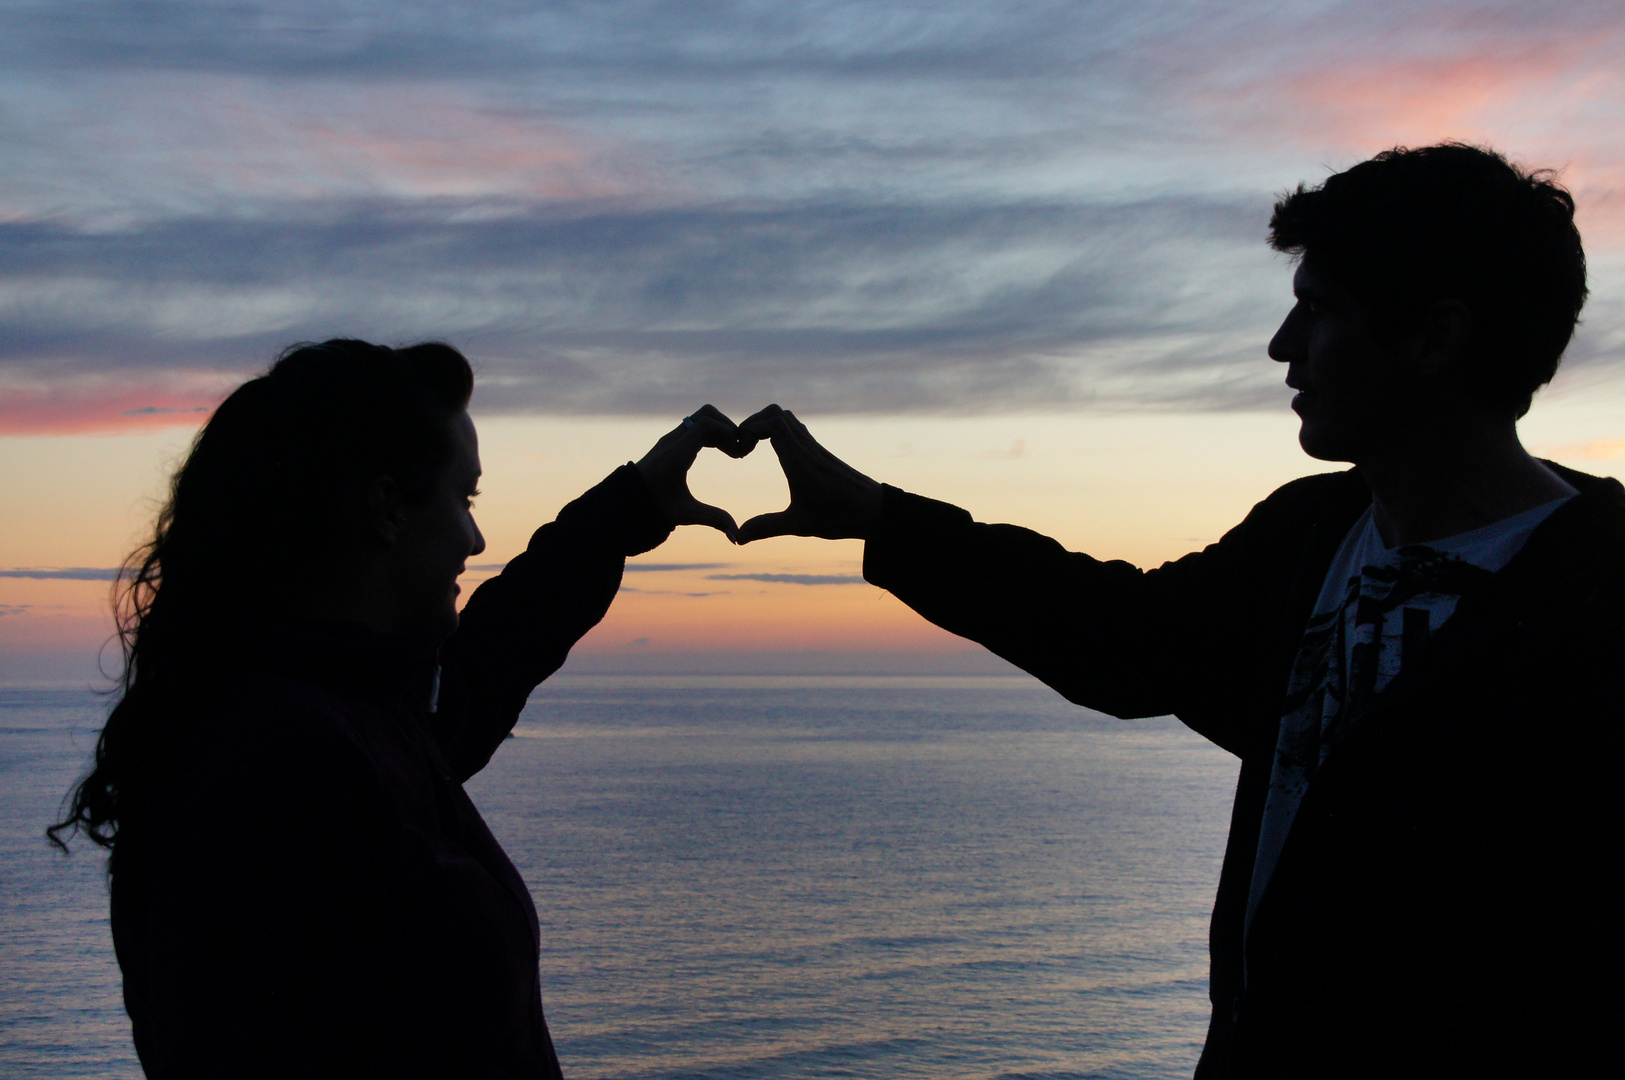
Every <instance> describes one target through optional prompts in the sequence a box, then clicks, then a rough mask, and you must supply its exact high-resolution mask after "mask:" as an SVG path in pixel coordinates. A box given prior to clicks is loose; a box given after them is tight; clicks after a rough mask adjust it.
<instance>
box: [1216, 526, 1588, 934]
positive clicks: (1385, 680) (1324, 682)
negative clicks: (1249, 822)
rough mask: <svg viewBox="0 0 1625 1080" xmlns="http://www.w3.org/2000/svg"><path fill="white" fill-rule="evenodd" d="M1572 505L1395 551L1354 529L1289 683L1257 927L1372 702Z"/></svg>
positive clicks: (1256, 873) (1256, 889)
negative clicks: (1312, 808)
mask: <svg viewBox="0 0 1625 1080" xmlns="http://www.w3.org/2000/svg"><path fill="white" fill-rule="evenodd" d="M1565 501H1566V499H1554V500H1553V501H1551V502H1548V503H1543V504H1542V505H1540V506H1537V507H1535V508H1534V509H1532V510H1526V511H1524V512H1523V513H1521V514H1516V515H1514V516H1512V517H1509V518H1504V519H1502V520H1501V521H1497V522H1495V523H1493V524H1490V525H1486V526H1484V527H1483V528H1481V529H1474V530H1473V531H1471V532H1465V533H1459V534H1457V535H1455V536H1447V537H1444V538H1443V539H1440V540H1433V541H1429V542H1428V543H1426V544H1404V545H1401V546H1399V547H1392V548H1390V547H1385V546H1384V545H1383V542H1382V536H1381V535H1380V534H1379V533H1378V532H1377V526H1376V521H1375V519H1374V517H1373V511H1372V510H1367V511H1366V512H1365V514H1364V515H1363V516H1362V517H1361V518H1360V519H1359V520H1358V521H1356V522H1355V523H1354V526H1353V528H1351V529H1350V530H1349V532H1348V535H1347V536H1346V537H1345V538H1344V539H1343V544H1342V546H1341V547H1340V548H1338V551H1337V556H1336V557H1335V558H1334V559H1333V560H1332V565H1331V567H1330V569H1328V570H1327V571H1326V579H1325V581H1324V583H1323V584H1322V585H1321V588H1320V597H1319V599H1317V600H1316V601H1315V613H1314V614H1313V615H1312V616H1310V618H1309V624H1308V626H1307V627H1305V629H1304V633H1303V639H1302V642H1301V643H1300V644H1299V646H1298V655H1297V659H1296V660H1295V661H1294V663H1293V667H1292V676H1291V679H1290V681H1289V682H1288V687H1287V696H1286V712H1285V715H1284V716H1283V717H1282V719H1281V731H1280V735H1279V737H1278V740H1277V742H1276V746H1275V764H1274V768H1273V770H1272V772H1271V775H1270V789H1269V796H1268V799H1267V801H1266V802H1265V804H1264V820H1263V824H1262V827H1261V828H1260V830H1259V834H1258V852H1257V855H1256V857H1255V859H1254V861H1253V879H1252V889H1251V892H1250V893H1249V895H1248V898H1247V923H1248V925H1249V926H1251V924H1252V919H1253V912H1254V911H1255V910H1257V908H1258V902H1259V899H1260V898H1261V897H1262V896H1263V894H1264V889H1265V886H1267V885H1268V884H1269V879H1270V875H1271V874H1273V873H1274V871H1275V866H1276V863H1277V861H1278V860H1279V858H1280V855H1281V848H1282V846H1283V845H1284V844H1285V842H1286V837H1287V833H1288V832H1289V831H1290V830H1291V828H1292V821H1293V818H1294V817H1295V816H1296V815H1297V811H1298V806H1299V804H1301V803H1302V802H1303V796H1304V792H1306V791H1307V790H1308V789H1309V784H1310V781H1311V780H1312V779H1313V777H1314V774H1315V771H1316V769H1318V768H1319V767H1320V766H1321V765H1322V764H1323V763H1324V762H1325V761H1326V758H1327V757H1328V756H1329V755H1330V754H1331V753H1332V752H1333V749H1334V747H1336V745H1337V744H1338V742H1339V741H1341V740H1342V739H1343V738H1344V736H1346V735H1347V733H1348V731H1349V729H1350V728H1351V727H1352V726H1354V725H1355V724H1356V723H1358V722H1359V718H1360V716H1361V714H1362V713H1364V712H1365V711H1366V710H1367V709H1368V708H1369V707H1370V703H1371V701H1372V699H1373V698H1374V697H1376V695H1378V694H1380V693H1381V692H1382V691H1383V689H1384V688H1385V687H1387V685H1388V684H1389V683H1390V682H1392V681H1393V680H1394V678H1395V676H1397V675H1398V674H1399V673H1400V672H1401V671H1402V670H1404V668H1405V666H1406V665H1407V664H1414V663H1415V662H1416V661H1417V658H1418V657H1419V656H1421V655H1422V654H1423V653H1424V652H1425V651H1426V646H1427V643H1428V640H1429V638H1431V637H1432V635H1434V634H1436V633H1438V631H1439V627H1441V626H1443V625H1444V623H1445V620H1447V619H1449V618H1450V616H1451V614H1452V613H1453V612H1454V611H1455V610H1456V604H1457V603H1458V602H1459V601H1460V600H1461V598H1462V596H1464V595H1466V594H1467V593H1470V592H1472V591H1474V590H1475V589H1477V588H1478V587H1480V586H1481V585H1482V584H1483V583H1484V582H1485V581H1486V580H1488V579H1489V578H1490V576H1491V575H1492V574H1494V573H1495V572H1496V571H1497V570H1500V569H1501V568H1502V567H1504V566H1506V564H1507V563H1509V562H1511V561H1512V558H1513V556H1515V555H1516V554H1517V553H1518V551H1519V550H1520V549H1522V547H1523V545H1524V542H1525V541H1526V540H1528V539H1529V536H1530V534H1531V533H1533V532H1534V531H1535V529H1536V528H1538V527H1539V526H1540V524H1541V522H1543V521H1545V520H1546V518H1547V517H1549V516H1550V515H1551V513H1552V512H1553V511H1554V510H1556V509H1557V508H1558V507H1559V506H1561V505H1562V504H1563V503H1564V502H1565Z"/></svg>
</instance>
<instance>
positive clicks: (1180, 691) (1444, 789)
mask: <svg viewBox="0 0 1625 1080" xmlns="http://www.w3.org/2000/svg"><path fill="white" fill-rule="evenodd" d="M1558 471H1560V472H1561V473H1562V474H1563V476H1564V477H1565V478H1566V479H1568V480H1569V481H1570V482H1571V483H1572V484H1574V486H1575V487H1576V488H1578V489H1580V494H1579V495H1578V496H1576V497H1574V498H1573V499H1571V500H1569V501H1568V502H1567V503H1566V504H1564V505H1563V506H1562V507H1561V508H1559V509H1558V510H1557V511H1556V512H1555V513H1554V514H1553V515H1552V516H1551V517H1550V518H1549V519H1547V521H1546V522H1545V523H1544V524H1542V525H1541V527H1540V528H1539V529H1538V530H1536V532H1535V533H1534V535H1533V536H1532V537H1531V538H1530V539H1529V542H1528V544H1527V545H1526V546H1525V547H1524V549H1523V551H1522V552H1521V553H1520V554H1519V555H1518V556H1517V557H1516V558H1515V559H1514V560H1513V562H1512V563H1511V564H1510V565H1508V566H1507V567H1506V568H1505V569H1504V570H1502V571H1501V572H1500V573H1498V574H1496V575H1494V578H1493V579H1492V582H1491V584H1489V585H1488V586H1486V587H1485V588H1484V589H1483V590H1482V591H1481V592H1479V593H1477V594H1470V595H1468V596H1466V597H1464V598H1463V599H1462V600H1461V603H1460V605H1459V607H1458V608H1457V610H1456V612H1455V614H1454V615H1453V616H1452V617H1451V618H1450V619H1449V621H1448V622H1446V623H1445V624H1444V626H1443V627H1442V628H1441V629H1440V630H1439V632H1438V633H1437V634H1436V635H1435V636H1434V638H1433V639H1432V641H1431V642H1430V644H1429V646H1428V650H1429V651H1428V653H1427V655H1425V656H1424V657H1423V658H1422V659H1423V662H1422V663H1421V664H1420V665H1419V666H1418V667H1417V668H1415V669H1412V668H1411V667H1410V666H1409V665H1407V668H1406V670H1405V671H1404V672H1403V673H1402V674H1400V675H1399V676H1398V677H1397V678H1396V679H1395V680H1394V682H1393V683H1392V684H1390V685H1389V687H1388V688H1387V689H1386V690H1384V691H1383V692H1382V694H1381V695H1379V697H1378V698H1377V699H1376V700H1375V701H1374V702H1373V703H1372V705H1371V707H1370V709H1369V710H1368V711H1366V712H1365V713H1364V714H1363V715H1362V716H1360V717H1359V718H1358V720H1357V722H1356V724H1357V726H1356V727H1355V728H1354V729H1353V731H1352V732H1351V733H1350V734H1349V735H1348V736H1347V737H1346V739H1345V741H1343V742H1342V743H1340V744H1339V746H1338V748H1337V750H1336V751H1335V752H1334V753H1333V755H1332V756H1331V757H1330V758H1329V759H1328V761H1327V762H1326V764H1325V765H1323V766H1322V767H1321V769H1320V770H1319V771H1318V772H1317V773H1316V775H1315V778H1314V780H1313V782H1312V783H1311V784H1310V787H1309V790H1308V793H1307V795H1306V796H1305V798H1304V801H1303V804H1302V806H1301V808H1300V810H1299V812H1298V814H1297V817H1296V819H1295V821H1294V824H1293V826H1292V830H1291V832H1290V834H1289V836H1288V838H1287V841H1286V846H1285V848H1284V850H1283V851H1282V853H1281V856H1280V862H1279V864H1278V866H1277V868H1276V870H1275V872H1274V874H1273V876H1272V877H1271V879H1270V883H1269V886H1268V889H1267V890H1266V892H1265V894H1264V895H1263V897H1262V899H1261V900H1260V903H1259V907H1258V910H1257V912H1256V914H1255V916H1254V919H1253V923H1252V927H1251V930H1250V931H1247V932H1245V933H1244V926H1243V922H1244V918H1245V911H1246V906H1247V895H1248V889H1249V885H1250V882H1251V878H1252V868H1253V857H1254V853H1255V851H1256V849H1257V845H1258V833H1259V825H1260V820H1261V817H1262V813H1263V808H1264V802H1265V796H1266V793H1267V789H1268V785H1269V778H1270V771H1271V765H1272V762H1273V757H1274V750H1275V742H1276V736H1277V732H1278V731H1279V728H1280V722H1281V716H1282V713H1283V711H1284V708H1283V699H1284V697H1285V693H1286V689H1287V682H1288V675H1289V671H1290V667H1291V664H1292V661H1293V657H1294V655H1295V652H1296V650H1297V648H1298V644H1299V639H1300V637H1301V635H1302V633H1303V630H1304V627H1305V624H1306V623H1307V621H1308V617H1309V615H1310V614H1311V609H1312V606H1313V604H1314V602H1315V599H1316V597H1317V595H1318V594H1319V592H1320V588H1321V582H1322V579H1323V578H1324V577H1325V574H1326V571H1327V568H1328V566H1329V565H1330V563H1331V560H1332V557H1333V555H1334V554H1335V552H1336V550H1337V548H1338V545H1339V544H1340V543H1341V542H1342V540H1343V537H1344V535H1345V534H1346V533H1347V532H1348V529H1349V527H1350V526H1351V525H1352V524H1353V522H1354V521H1355V519H1356V518H1358V517H1359V516H1360V515H1361V514H1362V513H1363V512H1364V511H1365V509H1366V508H1367V507H1368V506H1370V504H1371V493H1370V490H1369V489H1368V488H1367V487H1366V486H1365V484H1364V482H1363V481H1362V480H1361V479H1360V478H1359V476H1358V474H1356V473H1352V472H1350V473H1341V474H1330V475H1324V476H1313V477H1308V478H1305V479H1303V480H1299V481H1295V482H1293V483H1291V484H1288V485H1286V486H1285V487H1283V488H1281V489H1280V490H1279V491H1277V492H1275V493H1274V494H1273V495H1271V496H1270V497H1269V498H1268V499H1266V500H1265V501H1264V502H1262V503H1260V504H1259V505H1258V506H1257V507H1256V508H1254V510H1253V511H1252V513H1251V514H1249V515H1248V517H1247V519H1246V520H1245V521H1243V522H1242V523H1241V524H1240V525H1238V526H1236V528H1234V529H1232V530H1231V531H1230V532H1229V533H1227V534H1226V535H1225V536H1224V537H1223V539H1221V540H1220V541H1219V542H1218V543H1216V544H1214V545H1212V546H1210V547H1208V548H1207V549H1206V550H1204V551H1201V552H1197V553H1195V554H1192V555H1188V556H1186V557H1185V558H1183V559H1180V560H1178V561H1177V562H1173V563H1169V564H1167V565H1165V566H1163V567H1161V568H1160V569H1157V570H1152V571H1148V572H1142V571H1141V570H1139V569H1137V568H1136V567H1133V566H1130V565H1129V564H1127V563H1123V562H1100V561H1097V560H1095V559H1092V558H1090V557H1089V556H1087V555H1080V554H1075V553H1071V552H1067V551H1065V550H1064V549H1063V548H1062V547H1061V546H1060V545H1059V544H1057V543H1056V542H1055V541H1053V540H1049V539H1046V538H1045V537H1042V536H1039V535H1038V534H1036V533H1033V532H1030V531H1028V530H1026V529H1020V528H1016V527H1015V526H1010V525H983V524H977V523H975V522H973V521H972V520H971V518H970V515H968V514H966V513H965V512H964V511H963V510H959V509H957V508H955V507H952V506H948V505H946V504H944V503H938V502H933V501H930V500H927V499H922V498H919V497H917V496H913V495H908V494H905V493H903V492H900V491H897V490H895V489H887V491H886V496H885V512H884V519H883V523H882V525H881V528H880V530H879V532H878V533H877V535H875V536H874V537H873V538H871V539H870V540H869V542H868V544H867V545H866V549H865V556H864V575H865V576H866V577H867V578H868V580H870V581H871V582H873V583H875V584H877V585H880V586H882V587H884V588H887V589H889V590H891V591H892V592H893V593H895V594H896V595H897V596H898V597H899V598H901V599H902V600H903V601H904V602H905V603H907V604H909V605H910V606H911V607H913V608H914V609H915V610H916V611H918V612H920V613H921V614H922V615H924V616H925V617H927V618H928V619H930V620H932V621H933V622H935V623H937V624H938V625H940V626H943V627H945V628H947V629H949V630H951V631H953V632H955V633H958V634H962V635H964V636H965V637H968V638H971V639H973V640H976V641H979V642H981V643H982V644H984V645H986V646H987V647H988V648H989V649H991V650H992V651H993V652H995V653H998V654H999V655H1000V656H1003V657H1005V658H1006V659H1008V660H1010V661H1011V662H1013V663H1015V664H1017V665H1019V666H1020V667H1022V668H1024V669H1026V670H1027V671H1030V672H1032V673H1033V674H1034V675H1036V676H1038V677H1039V678H1040V679H1042V680H1043V681H1044V682H1046V683H1048V684H1049V685H1050V686H1052V687H1054V688H1055V689H1056V690H1058V691H1060V693H1062V694H1063V695H1065V696H1066V697H1067V698H1068V699H1070V700H1071V701H1073V702H1076V703H1077V704H1080V705H1086V706H1089V707H1092V708H1095V709H1099V710H1102V711H1104V712H1107V713H1111V714H1113V715H1115V716H1121V717H1135V716H1152V715H1160V714H1168V713H1172V714H1174V715H1176V716H1178V717H1179V718H1180V719H1181V720H1183V721H1185V723H1187V724H1188V725H1190V726H1191V727H1192V728H1194V729H1195V730H1196V731H1198V732H1200V733H1201V734H1202V735H1204V736H1206V737H1207V738H1209V739H1211V740H1212V741H1214V742H1215V743H1217V744H1218V745H1220V746H1222V747H1223V748H1225V749H1226V750H1228V751H1230V752H1231V753H1233V754H1235V755H1237V756H1238V757H1239V758H1240V759H1241V775H1240V780H1239V783H1238V785H1237V789H1236V800H1235V807H1234V810H1233V813H1232V817H1231V826H1230V839H1229V844H1228V847H1227V850H1226V852H1225V860H1224V869H1223V871H1222V874H1221V877H1220V882H1219V891H1218V898H1217V901H1216V903H1215V904H1214V909H1213V922H1212V932H1211V939H1210V945H1211V950H1212V964H1213V967H1212V983H1211V991H1212V998H1213V1010H1214V1011H1213V1021H1212V1025H1211V1028H1210V1031H1209V1035H1208V1040H1207V1045H1206V1048H1205V1050H1204V1053H1203V1057H1202V1063H1201V1066H1200V1068H1199V1070H1198V1076H1199V1077H1200V1078H1202V1080H1209V1078H1218V1077H1227V1078H1228V1077H1277V1076H1281V1077H1284V1076H1292V1077H1327V1076H1360V1077H1386V1076H1410V1075H1428V1076H1474V1077H1479V1076H1503V1075H1517V1076H1543V1075H1544V1076H1560V1075H1563V1076H1567V1075H1592V1074H1593V1073H1592V1072H1591V1071H1590V1070H1591V1068H1593V1067H1594V1066H1595V1065H1596V1063H1597V1062H1598V1061H1599V1060H1601V1059H1602V1058H1603V1055H1609V1056H1612V1055H1614V1053H1615V1050H1614V1044H1615V1042H1616V1041H1617V1040H1616V1038H1615V1031H1616V1029H1617V1027H1618V1023H1619V1020H1618V1012H1617V1009H1618V1006H1619V1005H1620V997H1621V995H1620V993H1619V991H1618V981H1619V977H1620V976H1619V970H1620V968H1619V961H1620V960H1621V951H1620V948H1619V939H1618V926H1619V923H1620V915H1621V913H1620V910H1619V903H1618V900H1617V890H1618V886H1617V885H1615V884H1612V882H1613V881H1614V879H1613V878H1612V877H1611V874H1612V873H1613V871H1610V870H1609V869H1608V867H1610V866H1613V867H1615V869H1616V870H1617V868H1618V865H1619V862H1620V858H1619V856H1620V841H1621V829H1620V824H1621V819H1620V811H1619V802H1620V795H1619V780H1618V774H1619V769H1620V750H1621V738H1620V731H1621V727H1622V721H1625V706H1622V704H1621V697H1620V693H1621V686H1620V682H1621V680H1620V672H1621V671H1622V670H1625V491H1622V489H1621V487H1620V485H1619V483H1618V482H1617V481H1614V480H1599V479H1597V478H1595V477H1589V476H1585V475H1583V474H1580V473H1574V472H1569V471H1567V470H1561V469H1559V470H1558Z"/></svg>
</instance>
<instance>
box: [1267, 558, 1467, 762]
mask: <svg viewBox="0 0 1625 1080" xmlns="http://www.w3.org/2000/svg"><path fill="white" fill-rule="evenodd" d="M1382 554H1383V556H1386V557H1384V558H1380V559H1379V560H1377V561H1375V562H1373V563H1370V564H1368V565H1366V566H1364V567H1363V568H1362V569H1361V572H1360V574H1359V575H1358V576H1350V577H1349V578H1348V580H1347V582H1346V587H1345V591H1344V594H1343V599H1342V602H1341V603H1340V604H1339V605H1338V606H1337V607H1336V608H1334V609H1332V610H1330V611H1323V612H1317V613H1316V614H1315V615H1314V617H1313V618H1311V619H1310V620H1309V625H1308V626H1307V627H1306V628H1305V630H1304V635H1303V640H1302V642H1301V643H1300V644H1299V646H1298V657H1297V660H1296V662H1295V663H1294V664H1293V669H1292V679H1291V682H1290V683H1289V684H1288V687H1287V697H1286V709H1285V715H1284V718H1283V719H1284V722H1283V724H1282V727H1281V733H1282V739H1281V745H1280V746H1279V747H1278V748H1277V750H1276V753H1277V755H1278V756H1280V757H1283V758H1284V759H1286V760H1288V761H1290V762H1291V764H1292V765H1293V766H1294V767H1295V770H1296V771H1301V772H1303V773H1304V776H1303V781H1304V782H1305V783H1307V782H1308V778H1309V775H1310V774H1313V773H1314V771H1315V770H1316V769H1317V768H1318V767H1319V766H1320V765H1321V764H1322V763H1323V762H1324V761H1325V760H1326V756H1327V754H1329V753H1330V752H1331V749H1332V747H1333V746H1335V745H1336V744H1337V742H1338V741H1339V740H1340V739H1341V738H1342V737H1343V733H1344V732H1345V731H1346V730H1347V728H1348V727H1349V726H1350V721H1351V718H1353V717H1356V716H1358V715H1359V714H1360V713H1361V712H1362V711H1363V710H1364V709H1365V708H1366V707H1367V706H1368V704H1369V702H1370V700H1371V698H1372V697H1373V696H1374V695H1376V694H1378V693H1380V692H1381V691H1382V690H1384V689H1385V688H1386V687H1387V686H1388V684H1389V683H1390V682H1392V681H1393V679H1394V677H1395V676H1396V675H1398V674H1399V673H1400V671H1401V670H1402V669H1403V668H1404V666H1405V664H1406V662H1407V661H1411V662H1414V661H1415V659H1416V657H1417V656H1419V655H1420V654H1421V652H1422V651H1423V649H1424V648H1425V646H1426V645H1427V641H1428V638H1429V637H1431V636H1432V633H1433V631H1434V630H1435V629H1437V628H1438V627H1439V626H1440V625H1442V624H1443V623H1444V621H1445V620H1446V619H1448V618H1449V617H1450V615H1451V613H1452V612H1454V611H1455V609H1456V604H1457V602H1458V601H1459V600H1460V599H1461V597H1462V595H1463V594H1465V593H1468V592H1471V591H1472V590H1473V589H1475V588H1476V587H1478V586H1479V585H1481V584H1482V583H1483V582H1485V581H1487V580H1489V579H1490V578H1491V577H1492V576H1493V575H1492V574H1491V573H1490V571H1488V570H1485V569H1484V568H1482V567H1479V566H1474V565H1473V564H1472V563H1470V562H1467V561H1466V560H1464V559H1462V558H1461V557H1459V556H1457V555H1454V554H1448V553H1441V552H1438V551H1435V550H1434V549H1432V548H1430V547H1426V546H1423V545H1420V544H1418V545H1413V546H1408V547H1402V548H1396V549H1393V550H1390V551H1385V552H1383V553H1382ZM1288 732H1291V733H1292V735H1293V736H1294V737H1293V738H1292V739H1291V740H1290V742H1289V740H1288V739H1287V737H1286V736H1287V733H1288ZM1283 763H1285V762H1283Z"/></svg>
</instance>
